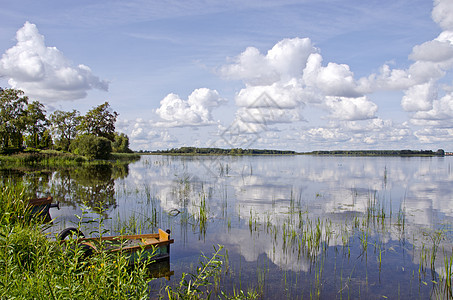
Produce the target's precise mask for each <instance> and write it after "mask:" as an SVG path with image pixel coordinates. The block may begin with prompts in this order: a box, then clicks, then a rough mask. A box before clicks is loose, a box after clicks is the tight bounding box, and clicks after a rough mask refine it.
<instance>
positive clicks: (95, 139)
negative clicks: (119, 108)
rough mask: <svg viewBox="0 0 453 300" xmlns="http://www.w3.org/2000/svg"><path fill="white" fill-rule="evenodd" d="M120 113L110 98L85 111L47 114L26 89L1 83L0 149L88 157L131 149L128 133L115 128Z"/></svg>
mask: <svg viewBox="0 0 453 300" xmlns="http://www.w3.org/2000/svg"><path fill="white" fill-rule="evenodd" d="M117 117H118V113H117V112H115V111H112V109H111V108H110V104H109V103H108V102H107V101H106V102H105V103H103V104H101V105H99V106H96V107H93V108H92V109H91V110H89V111H88V112H87V113H86V114H85V115H81V114H80V112H79V111H77V110H75V109H74V110H72V111H62V110H56V111H54V112H53V113H52V114H50V115H49V116H47V115H46V111H45V109H44V105H43V104H42V103H40V102H39V101H32V102H30V101H29V98H28V97H27V96H25V95H24V92H23V91H21V90H18V89H12V88H11V89H2V88H1V87H0V153H2V154H12V153H17V152H20V151H24V150H25V151H35V150H42V149H55V150H60V151H66V152H72V153H74V154H78V155H83V156H86V157H88V158H89V159H107V158H108V157H109V156H110V153H111V152H117V153H130V152H132V151H131V150H130V149H129V138H128V137H127V135H125V134H124V133H117V132H116V131H115V122H116V119H117Z"/></svg>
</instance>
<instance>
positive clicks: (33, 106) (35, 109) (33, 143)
mask: <svg viewBox="0 0 453 300" xmlns="http://www.w3.org/2000/svg"><path fill="white" fill-rule="evenodd" d="M24 118H25V127H26V132H27V133H28V136H27V137H26V144H27V146H28V147H33V148H44V147H46V146H48V145H47V144H48V133H47V136H45V132H46V129H47V126H48V125H49V121H48V120H47V118H46V111H45V110H44V105H43V104H41V103H39V102H38V101H33V102H32V103H30V104H29V105H28V107H27V109H26V111H25V116H24ZM44 140H46V142H45V143H43V141H44Z"/></svg>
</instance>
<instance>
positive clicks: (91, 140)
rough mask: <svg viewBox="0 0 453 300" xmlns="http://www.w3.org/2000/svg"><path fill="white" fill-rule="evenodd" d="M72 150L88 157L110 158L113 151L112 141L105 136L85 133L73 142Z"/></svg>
mask: <svg viewBox="0 0 453 300" xmlns="http://www.w3.org/2000/svg"><path fill="white" fill-rule="evenodd" d="M70 150H71V152H73V153H75V154H78V155H83V156H85V157H87V158H88V159H108V158H109V157H110V154H111V153H112V142H111V141H110V140H109V139H107V138H105V137H100V136H95V135H93V134H84V135H81V136H78V137H77V138H76V139H75V140H74V141H73V142H72V143H71V146H70Z"/></svg>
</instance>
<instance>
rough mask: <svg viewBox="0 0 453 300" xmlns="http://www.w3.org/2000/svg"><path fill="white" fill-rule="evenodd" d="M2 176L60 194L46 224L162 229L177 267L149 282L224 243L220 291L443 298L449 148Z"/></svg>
mask: <svg viewBox="0 0 453 300" xmlns="http://www.w3.org/2000/svg"><path fill="white" fill-rule="evenodd" d="M9 176H12V177H15V178H18V177H19V178H22V180H23V181H24V182H25V183H26V184H27V185H28V186H29V187H30V188H32V189H33V190H35V191H37V192H38V194H40V195H43V194H50V195H52V196H53V197H54V198H55V199H56V200H58V201H60V202H61V209H60V210H55V209H52V210H51V215H52V217H53V218H56V220H55V222H54V226H53V228H52V229H51V230H52V231H53V232H55V233H57V232H59V231H60V230H61V229H63V228H65V227H68V226H73V225H74V223H77V222H78V218H77V217H76V215H78V216H83V220H89V219H92V218H98V219H99V218H101V219H103V226H104V227H105V228H106V229H108V230H109V232H110V233H111V234H115V232H118V231H119V230H120V229H121V228H122V229H126V230H127V231H128V232H131V233H135V232H142V233H148V232H152V231H155V230H156V229H157V228H163V229H170V230H171V232H172V238H174V239H175V244H174V245H172V249H171V251H172V252H171V269H172V270H174V271H175V275H174V276H173V277H172V278H171V280H170V282H165V281H156V282H155V283H154V284H153V285H152V286H153V287H154V288H156V289H158V288H159V284H168V283H170V284H176V283H177V282H178V281H179V278H180V275H181V272H188V271H190V270H193V267H194V266H196V265H197V262H198V260H199V257H200V253H201V252H203V253H205V254H206V255H207V256H209V254H211V253H212V252H213V246H215V245H224V247H225V248H224V249H225V250H226V251H227V252H225V250H224V251H223V252H222V253H223V254H227V260H226V262H227V266H228V268H227V269H225V271H224V272H223V273H222V274H223V275H222V277H221V278H220V283H219V284H220V286H221V288H222V289H223V290H226V291H228V293H232V291H233V290H239V289H241V290H243V291H247V290H255V291H257V292H259V293H260V294H261V295H262V297H263V298H266V299H275V298H286V299H301V298H304V299H307V298H321V299H335V298H338V299H348V298H350V299H358V298H361V299H383V298H386V297H387V298H389V299H427V298H439V299H444V298H448V297H449V294H448V292H447V293H446V292H445V291H444V288H443V287H444V286H445V285H444V282H443V281H442V278H443V277H445V274H446V272H448V271H446V270H445V268H446V267H448V265H447V266H446V265H445V262H446V261H448V259H449V258H451V255H452V245H453V242H452V241H453V237H452V226H451V225H452V223H453V196H452V195H453V174H452V173H451V161H450V158H448V157H445V158H441V157H433V158H430V157H410V158H401V157H318V156H237V157H229V156H227V157H225V156H219V157H217V156H213V157H177V156H142V157H141V160H140V161H138V162H135V163H132V164H130V165H129V166H128V167H125V166H115V167H106V166H92V167H89V168H80V169H77V170H71V171H56V172H38V173H21V172H19V173H14V174H13V173H11V171H4V172H3V176H2V178H3V179H5V178H7V177H9ZM84 226H85V227H86V231H87V232H90V231H91V229H90V228H88V227H90V226H91V227H92V228H94V227H95V226H97V225H96V224H91V225H89V224H84ZM432 257H434V258H435V259H434V260H433V259H432ZM446 259H447V260H446Z"/></svg>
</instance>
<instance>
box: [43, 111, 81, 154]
mask: <svg viewBox="0 0 453 300" xmlns="http://www.w3.org/2000/svg"><path fill="white" fill-rule="evenodd" d="M80 121H81V117H80V113H79V112H78V111H77V110H75V109H74V110H72V111H70V112H66V111H61V110H56V111H55V112H54V113H53V114H52V115H50V123H51V131H52V133H53V135H54V136H55V139H56V141H55V144H56V146H57V147H58V148H60V149H63V150H65V151H68V150H69V145H70V144H71V141H72V140H74V139H75V138H76V136H77V133H78V130H77V127H78V126H79V125H80Z"/></svg>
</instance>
